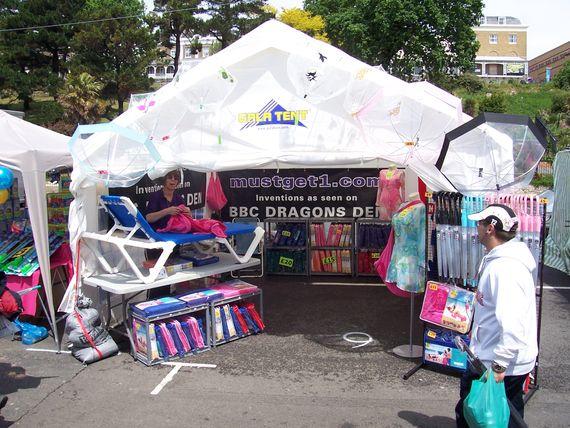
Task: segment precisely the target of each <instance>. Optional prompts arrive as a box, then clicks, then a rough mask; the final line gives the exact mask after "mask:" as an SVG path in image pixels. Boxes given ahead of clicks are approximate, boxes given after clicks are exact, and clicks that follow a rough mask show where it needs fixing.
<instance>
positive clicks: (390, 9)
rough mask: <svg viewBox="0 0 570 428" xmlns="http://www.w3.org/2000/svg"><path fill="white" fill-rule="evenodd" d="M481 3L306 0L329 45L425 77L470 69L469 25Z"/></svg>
mask: <svg viewBox="0 0 570 428" xmlns="http://www.w3.org/2000/svg"><path fill="white" fill-rule="evenodd" d="M482 8H483V2H482V0H462V1H458V0H439V1H436V0H424V1H421V2H419V1H417V0H376V1H369V0H306V1H305V10H307V11H309V12H311V13H312V14H314V15H320V16H321V17H322V18H323V19H324V21H325V23H326V25H325V31H326V33H327V36H328V38H329V39H330V40H331V43H332V44H333V45H335V46H337V47H339V48H340V49H342V50H344V51H345V52H347V53H348V54H350V55H352V56H354V57H356V58H358V59H360V60H362V61H364V62H366V63H368V64H372V65H382V66H383V67H384V68H385V69H387V70H389V71H390V72H391V73H392V74H394V75H397V76H399V77H401V78H403V79H411V77H412V75H413V74H414V71H415V69H420V70H422V74H424V76H423V77H426V78H428V79H430V78H433V77H435V76H437V75H439V74H442V73H443V74H444V73H448V72H449V71H451V70H455V69H457V70H459V71H466V70H469V69H471V67H472V64H473V60H474V58H475V55H476V53H477V50H478V48H479V46H478V42H477V39H476V37H475V32H474V31H473V29H472V27H473V26H475V25H478V23H479V18H480V17H481V14H482Z"/></svg>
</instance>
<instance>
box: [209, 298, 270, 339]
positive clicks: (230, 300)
mask: <svg viewBox="0 0 570 428" xmlns="http://www.w3.org/2000/svg"><path fill="white" fill-rule="evenodd" d="M255 297H257V298H258V299H259V316H260V317H261V319H262V320H263V291H262V290H261V288H258V289H257V290H255V291H252V292H249V293H246V294H241V295H239V296H235V297H227V298H225V299H220V300H214V301H212V302H210V318H211V323H210V325H211V329H212V331H211V338H212V341H211V343H212V346H213V347H216V346H217V345H221V344H223V343H227V342H232V341H234V340H237V339H241V338H243V337H246V336H251V335H252V334H254V333H251V332H250V333H247V334H244V335H241V336H233V337H231V338H229V339H224V340H216V322H215V319H216V317H215V315H214V310H215V308H216V307H220V306H224V305H227V304H230V303H238V302H242V301H244V300H247V299H251V298H255Z"/></svg>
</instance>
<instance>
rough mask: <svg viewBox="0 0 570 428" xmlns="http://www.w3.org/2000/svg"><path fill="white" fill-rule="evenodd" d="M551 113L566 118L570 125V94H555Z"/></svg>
mask: <svg viewBox="0 0 570 428" xmlns="http://www.w3.org/2000/svg"><path fill="white" fill-rule="evenodd" d="M550 111H551V112H552V113H553V114H558V115H561V116H562V117H565V119H566V124H567V125H570V122H569V120H570V92H566V93H563V94H554V96H553V97H552V108H551V109H550Z"/></svg>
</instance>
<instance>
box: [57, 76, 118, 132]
mask: <svg viewBox="0 0 570 428" xmlns="http://www.w3.org/2000/svg"><path fill="white" fill-rule="evenodd" d="M103 86H104V85H103V83H101V82H99V81H97V80H96V79H95V78H94V77H93V76H91V75H90V74H88V73H80V74H70V75H68V76H67V78H66V81H65V85H64V87H63V88H62V90H61V91H60V94H59V97H58V102H59V104H60V105H61V106H62V107H63V108H64V109H65V117H66V119H67V120H68V122H70V123H72V124H77V123H80V124H87V123H96V122H98V121H99V118H100V117H101V116H102V115H103V114H104V113H105V109H106V107H107V103H106V102H104V101H103V100H102V99H101V98H100V95H101V91H102V90H103Z"/></svg>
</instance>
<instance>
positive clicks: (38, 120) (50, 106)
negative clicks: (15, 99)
mask: <svg viewBox="0 0 570 428" xmlns="http://www.w3.org/2000/svg"><path fill="white" fill-rule="evenodd" d="M34 98H38V94H35V95H34ZM62 117H63V109H62V108H61V106H60V105H59V104H58V103H56V102H55V101H53V100H51V99H45V98H43V99H41V98H40V99H37V100H35V101H32V102H31V103H30V109H29V110H28V111H26V120H28V121H30V122H32V123H35V124H37V125H45V124H48V123H52V122H57V121H58V120H61V119H62Z"/></svg>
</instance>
